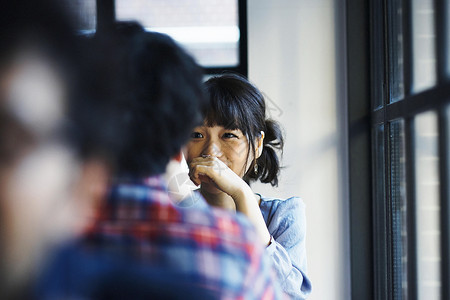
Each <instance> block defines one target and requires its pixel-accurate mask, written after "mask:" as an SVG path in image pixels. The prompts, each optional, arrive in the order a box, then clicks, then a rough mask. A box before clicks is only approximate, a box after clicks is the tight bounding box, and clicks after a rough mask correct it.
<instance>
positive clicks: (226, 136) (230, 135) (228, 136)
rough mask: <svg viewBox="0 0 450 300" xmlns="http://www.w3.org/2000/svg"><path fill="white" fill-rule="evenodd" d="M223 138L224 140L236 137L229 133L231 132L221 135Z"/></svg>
mask: <svg viewBox="0 0 450 300" xmlns="http://www.w3.org/2000/svg"><path fill="white" fill-rule="evenodd" d="M223 137H224V138H226V139H232V138H237V135H235V134H234V133H231V132H226V133H224V134H223Z"/></svg>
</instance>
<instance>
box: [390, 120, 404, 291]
mask: <svg viewBox="0 0 450 300" xmlns="http://www.w3.org/2000/svg"><path fill="white" fill-rule="evenodd" d="M404 123H405V122H404V120H395V121H392V122H391V123H390V131H389V133H390V149H389V152H390V159H391V165H390V167H391V170H390V174H391V188H390V189H391V212H392V249H393V253H392V256H393V257H392V258H393V259H392V261H393V265H392V267H393V277H394V278H393V293H394V299H406V298H407V289H408V281H407V274H408V269H407V262H408V247H407V245H408V234H407V233H408V231H407V210H406V176H405V130H404V128H405V124H404Z"/></svg>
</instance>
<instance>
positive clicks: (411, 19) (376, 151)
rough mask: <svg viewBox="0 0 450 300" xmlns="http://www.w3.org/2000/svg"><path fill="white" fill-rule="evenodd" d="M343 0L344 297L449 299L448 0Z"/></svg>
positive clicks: (449, 12) (449, 27)
mask: <svg viewBox="0 0 450 300" xmlns="http://www.w3.org/2000/svg"><path fill="white" fill-rule="evenodd" d="M347 1H348V3H347V6H348V9H347V46H348V47H347V57H348V64H347V65H348V70H347V72H348V111H349V124H348V126H349V143H350V144H349V155H350V167H349V170H350V179H351V181H350V205H351V207H350V211H351V213H350V222H351V230H352V231H351V240H352V242H351V251H352V252H351V262H352V297H353V299H380V300H381V299H382V300H384V299H394V300H397V299H413V300H416V299H427V300H428V299H450V257H449V256H450V246H449V239H450V221H449V220H450V205H449V194H450V192H449V186H450V179H449V173H450V163H449V155H450V148H449V144H450V140H449V126H450V125H449V117H450V115H449V114H450V112H449V111H450V108H449V107H450V66H449V65H450V63H449V56H450V39H449V36H450V21H449V20H448V19H449V17H450V1H449V0H446V1H445V0H444V1H433V0H381V1H377V0H370V1H358V0H347ZM350 8H351V9H350ZM367 32H370V34H369V35H367ZM364 233H365V234H366V235H368V236H370V239H367V238H365V237H364Z"/></svg>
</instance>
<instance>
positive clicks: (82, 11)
mask: <svg viewBox="0 0 450 300" xmlns="http://www.w3.org/2000/svg"><path fill="white" fill-rule="evenodd" d="M63 3H64V6H66V7H67V11H70V12H73V14H75V17H76V18H77V20H78V21H79V23H78V24H77V25H78V29H79V30H80V32H82V33H93V32H95V29H96V26H97V5H96V0H65V1H64V2H63Z"/></svg>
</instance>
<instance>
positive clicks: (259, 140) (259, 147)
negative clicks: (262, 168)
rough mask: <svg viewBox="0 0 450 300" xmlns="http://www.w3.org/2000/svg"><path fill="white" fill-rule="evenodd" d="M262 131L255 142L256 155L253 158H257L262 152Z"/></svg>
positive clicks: (263, 135)
mask: <svg viewBox="0 0 450 300" xmlns="http://www.w3.org/2000/svg"><path fill="white" fill-rule="evenodd" d="M264 137H265V134H264V131H261V133H260V135H259V137H258V138H257V140H256V155H255V158H259V157H260V156H261V154H262V152H263V148H264Z"/></svg>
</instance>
